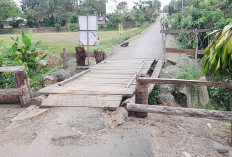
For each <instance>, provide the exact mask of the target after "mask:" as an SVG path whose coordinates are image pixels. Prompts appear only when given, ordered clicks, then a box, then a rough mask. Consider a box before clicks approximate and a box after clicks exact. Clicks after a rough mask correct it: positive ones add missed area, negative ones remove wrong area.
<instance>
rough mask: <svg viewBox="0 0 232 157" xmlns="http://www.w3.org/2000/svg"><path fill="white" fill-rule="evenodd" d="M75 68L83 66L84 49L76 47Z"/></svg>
mask: <svg viewBox="0 0 232 157" xmlns="http://www.w3.org/2000/svg"><path fill="white" fill-rule="evenodd" d="M76 56H77V66H85V59H86V52H85V49H84V47H76Z"/></svg>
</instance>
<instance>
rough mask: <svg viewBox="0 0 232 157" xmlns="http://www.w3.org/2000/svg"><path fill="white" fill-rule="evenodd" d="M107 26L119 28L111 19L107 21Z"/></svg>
mask: <svg viewBox="0 0 232 157" xmlns="http://www.w3.org/2000/svg"><path fill="white" fill-rule="evenodd" d="M107 28H108V29H116V28H117V25H116V24H115V23H113V22H111V21H109V22H108V23H107Z"/></svg>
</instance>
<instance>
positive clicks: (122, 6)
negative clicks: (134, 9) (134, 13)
mask: <svg viewBox="0 0 232 157" xmlns="http://www.w3.org/2000/svg"><path fill="white" fill-rule="evenodd" d="M117 11H118V12H120V13H125V12H127V11H128V5H127V2H125V1H122V2H120V3H118V5H117Z"/></svg>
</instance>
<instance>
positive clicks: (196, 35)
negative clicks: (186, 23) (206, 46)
mask: <svg viewBox="0 0 232 157" xmlns="http://www.w3.org/2000/svg"><path fill="white" fill-rule="evenodd" d="M195 39H196V50H195V67H197V55H198V42H199V41H198V33H197V29H196V33H195Z"/></svg>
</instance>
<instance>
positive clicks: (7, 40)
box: [0, 26, 145, 53]
mask: <svg viewBox="0 0 232 157" xmlns="http://www.w3.org/2000/svg"><path fill="white" fill-rule="evenodd" d="M144 29H145V27H144V26H143V27H141V28H133V29H129V30H125V31H124V34H122V35H119V32H118V31H99V32H98V35H99V38H100V47H99V49H101V50H104V51H109V50H111V49H113V48H114V47H116V45H118V44H120V43H122V42H123V41H124V40H126V39H129V38H131V37H133V36H135V35H137V34H140V33H141V32H142V31H143V30H144ZM11 37H13V38H16V37H20V38H21V35H20V34H10V35H9V34H8V35H0V41H1V40H3V46H5V47H7V48H9V47H10V46H11V45H12V44H13V41H12V40H11ZM40 40H41V41H42V44H41V45H40V47H47V48H48V49H47V50H46V52H48V53H62V52H63V48H66V49H67V51H68V52H75V47H76V46H78V45H79V33H78V32H51V33H34V34H33V38H32V41H33V42H34V43H35V42H37V41H40ZM95 49H97V47H93V46H91V47H90V51H93V50H95ZM1 51H3V48H2V49H0V52H1Z"/></svg>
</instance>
